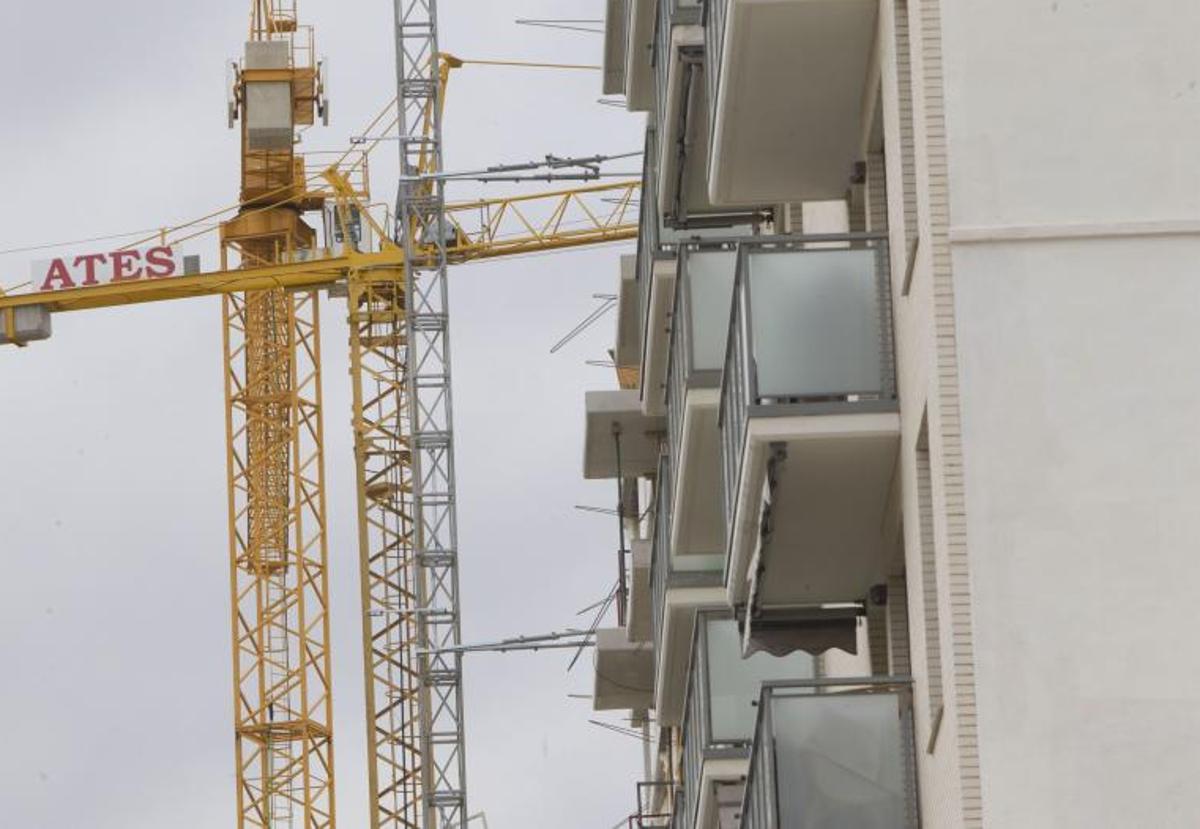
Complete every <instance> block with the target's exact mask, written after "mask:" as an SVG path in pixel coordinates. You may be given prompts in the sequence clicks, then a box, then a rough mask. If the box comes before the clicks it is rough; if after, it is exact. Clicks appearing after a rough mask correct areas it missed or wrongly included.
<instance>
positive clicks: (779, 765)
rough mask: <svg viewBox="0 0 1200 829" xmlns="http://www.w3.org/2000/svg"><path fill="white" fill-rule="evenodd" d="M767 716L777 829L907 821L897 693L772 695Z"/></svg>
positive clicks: (861, 828) (867, 828) (891, 825)
mask: <svg viewBox="0 0 1200 829" xmlns="http://www.w3.org/2000/svg"><path fill="white" fill-rule="evenodd" d="M771 719H772V731H773V733H774V736H775V774H776V783H777V791H778V795H779V817H780V825H781V826H787V827H789V829H825V827H830V826H853V827H855V829H899V828H900V827H904V826H906V825H907V814H908V812H907V808H906V799H905V789H906V781H905V775H904V764H903V756H904V755H903V754H902V751H903V749H902V745H903V740H902V736H901V733H902V732H901V729H900V707H899V700H898V699H897V698H896V696H894V695H892V694H872V695H862V696H840V697H839V696H804V697H784V696H777V697H775V698H774V700H773V702H772V706H771Z"/></svg>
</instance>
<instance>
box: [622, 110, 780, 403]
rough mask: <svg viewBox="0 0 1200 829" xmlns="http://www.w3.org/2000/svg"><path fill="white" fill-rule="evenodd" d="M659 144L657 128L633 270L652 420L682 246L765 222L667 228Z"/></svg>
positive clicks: (736, 220) (651, 131)
mask: <svg viewBox="0 0 1200 829" xmlns="http://www.w3.org/2000/svg"><path fill="white" fill-rule="evenodd" d="M658 139H659V135H658V128H657V127H655V126H653V125H652V126H650V127H649V128H647V130H646V143H645V159H646V161H645V166H644V169H643V173H642V198H641V208H640V209H641V216H640V219H639V223H640V232H639V234H638V249H637V258H636V266H635V269H634V272H635V275H636V279H637V284H638V296H639V297H640V301H639V307H640V310H641V315H642V317H641V319H642V332H641V348H642V354H641V361H640V363H639V374H640V379H641V386H640V388H641V395H642V397H641V399H642V409H643V411H645V412H646V413H647V414H652V415H660V414H662V413H663V411H664V410H665V408H666V373H667V361H668V352H669V349H670V330H671V318H670V314H671V309H672V306H673V304H674V301H675V276H676V270H677V265H676V261H675V260H676V253H677V251H678V250H679V246H680V245H681V244H682V243H684V242H688V241H692V242H699V241H703V240H706V239H713V240H719V239H727V238H728V237H730V236H734V235H739V234H740V235H743V236H745V235H749V233H750V231H751V228H752V225H750V224H749V222H750V221H751V220H756V219H761V218H763V216H762V215H760V214H758V213H751V214H738V215H737V216H733V217H728V218H727V219H721V222H724V223H725V224H730V223H732V224H735V225H737V227H728V226H722V225H720V224H718V225H716V226H712V227H695V228H690V229H688V230H682V229H677V228H672V227H668V226H666V225H665V224H664V223H663V219H662V215H661V213H660V212H659V210H658V179H659V162H658V159H659V147H658Z"/></svg>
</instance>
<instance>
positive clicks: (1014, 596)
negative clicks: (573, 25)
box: [584, 0, 1200, 829]
mask: <svg viewBox="0 0 1200 829" xmlns="http://www.w3.org/2000/svg"><path fill="white" fill-rule="evenodd" d="M1198 31H1200V4H1197V3H1196V2H1194V0H1159V2H1155V3H1148V4H1132V3H1129V2H1127V1H1126V0H1007V2H1003V3H1000V2H993V1H992V0H608V2H607V18H606V37H605V55H604V64H605V73H604V92H605V93H606V94H609V95H620V96H623V97H624V100H625V101H626V103H627V106H628V107H629V109H630V110H631V111H632V112H636V113H643V115H642V116H641V117H644V118H645V119H646V123H647V141H646V163H645V174H644V179H643V193H642V207H641V209H642V233H641V238H640V240H639V244H638V252H637V255H636V257H630V258H628V259H627V260H626V261H623V262H622V263H621V278H620V283H619V284H620V304H619V308H620V318H619V320H618V325H617V336H616V343H615V346H614V351H613V353H614V357H615V362H616V363H617V366H618V383H617V384H616V385H617V386H618V388H614V389H609V390H600V391H597V392H596V393H594V394H590V395H589V397H588V400H587V437H586V440H587V446H586V447H585V460H584V467H585V468H584V472H585V475H586V476H587V477H590V478H614V479H617V480H619V481H621V482H622V492H623V497H622V505H623V510H624V512H625V514H626V516H627V518H626V525H627V528H628V530H629V536H630V538H631V539H632V541H631V543H630V545H629V550H628V551H627V556H626V573H627V575H626V578H625V581H624V584H623V587H622V590H621V597H622V602H623V610H622V614H621V626H620V627H618V628H615V629H613V630H610V631H605V632H603V635H602V636H601V638H600V642H599V647H598V648H597V655H596V671H597V675H596V699H595V703H596V706H597V707H598V708H602V709H610V710H612V709H629V710H632V711H633V712H634V715H635V718H637V719H638V720H639V721H641V722H644V723H645V729H646V733H647V735H648V736H649V737H650V748H649V749H648V752H647V764H646V765H647V767H646V770H645V771H646V780H645V782H644V783H643V784H642V785H640V786H639V789H638V800H639V805H638V817H636V818H635V819H633V820H632V825H635V826H671V827H687V829H692V827H696V828H697V829H715V828H716V827H720V829H726V827H741V829H759V827H780V829H783V827H787V829H791V828H792V827H839V829H840V827H854V828H855V829H857V827H862V829H876V827H881V828H882V827H917V826H920V827H926V829H940V828H941V827H983V826H987V827H1022V829H1025V828H1026V827H1127V826H1135V825H1146V826H1154V827H1193V826H1197V825H1200V786H1197V785H1195V783H1194V781H1193V780H1192V772H1193V770H1195V769H1197V768H1200V654H1197V653H1196V652H1194V650H1193V649H1191V648H1189V647H1187V646H1186V641H1187V639H1186V636H1187V634H1188V631H1189V630H1190V627H1191V625H1193V624H1195V623H1196V622H1198V621H1200V612H1198V611H1197V609H1196V607H1195V605H1194V603H1193V602H1192V601H1191V596H1190V593H1191V590H1190V588H1191V586H1192V584H1193V583H1195V582H1197V581H1200V441H1198V440H1195V439H1193V437H1192V435H1191V433H1190V431H1189V430H1188V428H1187V427H1188V426H1190V425H1191V424H1192V423H1194V422H1198V421H1200V384H1197V383H1193V382H1191V379H1192V378H1191V375H1192V373H1193V365H1192V364H1193V362H1194V355H1196V354H1200V153H1198V151H1197V147H1198V146H1200V49H1198V48H1196V46H1195V35H1196V32H1198Z"/></svg>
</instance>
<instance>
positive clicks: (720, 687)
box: [705, 619, 813, 743]
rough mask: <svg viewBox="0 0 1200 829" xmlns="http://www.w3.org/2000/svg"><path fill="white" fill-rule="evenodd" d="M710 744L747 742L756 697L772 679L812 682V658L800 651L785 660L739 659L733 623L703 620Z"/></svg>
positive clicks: (766, 657) (767, 656)
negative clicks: (704, 622)
mask: <svg viewBox="0 0 1200 829" xmlns="http://www.w3.org/2000/svg"><path fill="white" fill-rule="evenodd" d="M706 625H707V627H706V631H705V632H706V633H707V635H708V654H707V656H708V689H709V709H710V711H711V715H710V716H711V719H710V722H711V724H712V733H711V734H710V735H709V737H710V740H711V741H712V742H715V743H734V742H742V741H745V742H749V741H750V740H751V739H753V737H754V724H755V721H756V719H757V717H758V709H757V708H756V707H755V703H756V702H758V695H759V693H760V692H761V690H762V684H763V682H766V681H768V680H772V679H811V678H812V676H813V658H812V657H811V656H809V655H808V654H807V653H804V652H803V651H797V652H795V653H792V654H789V655H787V656H771V655H770V654H768V653H762V652H759V653H756V654H754V655H753V656H751V657H750V658H749V659H742V643H741V640H740V639H739V637H738V630H737V623H736V622H735V621H734V620H733V619H708V620H706Z"/></svg>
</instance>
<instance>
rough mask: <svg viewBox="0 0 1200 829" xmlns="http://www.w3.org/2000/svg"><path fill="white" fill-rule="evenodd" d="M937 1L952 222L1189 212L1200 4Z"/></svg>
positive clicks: (1197, 126)
mask: <svg viewBox="0 0 1200 829" xmlns="http://www.w3.org/2000/svg"><path fill="white" fill-rule="evenodd" d="M942 6H943V15H944V48H945V60H946V73H945V85H946V115H947V125H946V126H947V133H948V139H949V145H950V165H951V204H952V210H953V214H954V223H955V225H957V226H973V225H985V226H986V225H1008V224H1018V225H1025V224H1040V223H1046V222H1049V223H1058V222H1097V221H1102V222H1113V221H1125V220H1129V219H1140V220H1145V219H1155V218H1158V219H1164V218H1195V217H1197V216H1198V215H1200V164H1197V163H1196V146H1197V139H1198V138H1200V49H1197V48H1196V35H1197V32H1200V3H1197V2H1196V1H1195V0H1153V2H1140V3H1139V2H1132V0H1005V2H1003V3H1000V2H995V0H953V1H952V2H950V1H948V0H943V2H942Z"/></svg>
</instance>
